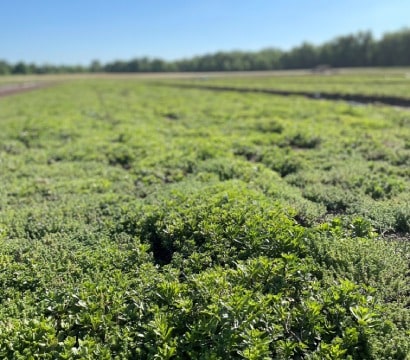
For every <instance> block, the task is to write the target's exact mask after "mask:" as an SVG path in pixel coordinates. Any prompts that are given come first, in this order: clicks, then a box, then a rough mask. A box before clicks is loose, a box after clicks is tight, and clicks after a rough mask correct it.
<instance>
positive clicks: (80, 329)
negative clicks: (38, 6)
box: [0, 69, 410, 359]
mask: <svg viewBox="0 0 410 360" xmlns="http://www.w3.org/2000/svg"><path fill="white" fill-rule="evenodd" d="M405 74H406V70H405V69H404V70H397V71H394V72H390V73H389V74H388V75H386V74H384V73H380V72H375V73H366V72H361V73H347V74H344V73H339V74H333V75H329V76H327V75H310V74H309V75H308V74H303V75H300V74H294V75H292V76H289V75H284V76H282V75H281V76H279V75H278V74H277V75H276V76H258V77H256V76H243V77H223V78H219V77H216V76H213V75H208V76H204V75H198V74H194V75H192V74H191V75H189V76H190V78H189V79H188V78H187V79H181V78H180V77H179V78H176V79H170V78H165V79H163V78H161V77H158V76H157V77H154V78H148V77H145V78H143V77H140V78H137V77H126V76H124V77H122V78H118V77H117V78H115V77H111V76H104V75H101V76H94V78H86V77H77V78H75V79H74V78H71V79H70V80H71V81H59V82H58V83H56V84H55V86H53V87H45V88H42V89H38V90H36V91H31V92H27V93H24V94H23V93H22V94H15V95H13V96H9V97H3V98H1V99H0V124H1V128H2V131H1V132H0V166H1V167H0V169H1V171H0V181H1V184H2V186H1V187H0V284H1V286H0V303H1V307H0V357H1V358H5V359H8V358H10V359H13V358H16V359H97V358H98V359H154V358H158V359H225V358H230V359H271V358H272V359H273V358H274V359H303V358H307V359H308V358H309V359H346V358H351V359H388V358H390V359H406V358H408V355H409V353H410V341H409V339H410V311H409V309H410V308H409V306H410V282H409V260H410V252H409V251H410V243H409V239H410V112H409V111H408V110H407V109H402V108H395V107H391V106H382V105H372V104H368V105H358V104H354V103H350V102H344V101H328V100H314V99H307V98H305V97H302V96H286V97H284V96H276V95H272V94H261V93H240V92H235V91H229V92H228V91H226V92H225V91H211V90H209V89H205V88H204V89H194V88H181V87H176V86H175V87H174V86H173V85H174V84H177V85H178V84H188V85H189V84H193V85H195V86H197V85H198V86H202V85H203V84H205V85H207V84H212V85H215V86H226V87H231V86H238V87H248V88H249V87H257V86H261V87H269V88H273V87H275V88H283V89H296V90H298V91H319V92H326V91H332V92H333V91H337V92H354V93H368V94H382V95H389V96H390V95H394V96H400V97H410V94H409V90H408V89H409V87H408V86H407V87H406V84H409V82H410V79H407V78H406V77H405ZM184 76H185V75H184ZM187 76H188V75H187ZM60 80H61V78H60ZM64 80H66V79H64ZM30 81H33V80H32V79H31V80H30ZM11 82H13V81H11Z"/></svg>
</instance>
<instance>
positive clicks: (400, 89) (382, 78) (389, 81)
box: [186, 68, 410, 99]
mask: <svg viewBox="0 0 410 360" xmlns="http://www.w3.org/2000/svg"><path fill="white" fill-rule="evenodd" d="M186 82H190V83H194V84H200V85H205V84H208V85H220V86H235V87H251V88H262V89H275V90H283V91H307V92H315V93H338V94H362V95H375V96H398V97H403V98H407V99H409V98H410V69H407V68H403V69H397V70H390V69H385V70H383V69H381V70H379V71H368V72H367V73H363V72H362V73H360V72H359V73H356V72H346V73H345V72H343V71H341V72H340V71H338V70H335V71H332V72H330V73H324V74H320V73H313V72H312V73H310V74H309V73H304V74H301V75H298V74H296V73H295V74H291V75H289V76H287V75H286V74H282V75H281V76H275V75H270V76H257V77H251V76H247V77H241V76H238V77H229V78H220V77H209V78H206V81H204V78H202V79H196V80H186Z"/></svg>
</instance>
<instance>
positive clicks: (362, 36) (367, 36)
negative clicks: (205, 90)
mask: <svg viewBox="0 0 410 360" xmlns="http://www.w3.org/2000/svg"><path fill="white" fill-rule="evenodd" d="M137 50H138V49H137ZM321 64H327V65H330V66H333V67H371V66H372V67H374V66H378V67H384V66H409V65H410V29H403V30H401V31H396V32H392V33H387V34H385V35H383V37H382V38H381V39H374V37H373V36H372V34H371V33H370V32H359V33H357V34H352V35H346V36H340V37H337V38H335V39H333V40H331V41H328V42H326V43H324V44H322V45H318V46H315V45H312V44H310V43H307V42H305V43H303V44H301V45H300V46H297V47H294V48H293V49H291V50H289V51H283V50H280V49H276V48H268V49H264V50H261V51H258V52H246V51H231V52H217V53H215V54H209V55H202V56H196V57H193V58H191V59H183V60H177V61H164V60H162V59H150V58H147V57H143V58H135V59H132V60H130V61H125V60H117V61H113V62H111V63H107V64H101V63H100V62H99V61H98V60H94V61H93V62H92V63H91V64H90V65H89V66H79V65H75V66H73V65H72V66H56V65H50V64H45V65H39V64H32V63H30V64H29V63H24V62H18V63H16V64H9V63H7V62H6V61H4V60H3V61H0V75H2V74H3V75H4V74H56V73H80V72H115V73H116V72H164V71H248V70H283V69H307V68H313V67H316V66H318V65H321Z"/></svg>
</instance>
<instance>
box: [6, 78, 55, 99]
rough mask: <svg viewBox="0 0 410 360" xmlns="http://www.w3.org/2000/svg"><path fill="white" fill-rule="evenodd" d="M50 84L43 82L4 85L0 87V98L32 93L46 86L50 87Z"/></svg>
mask: <svg viewBox="0 0 410 360" xmlns="http://www.w3.org/2000/svg"><path fill="white" fill-rule="evenodd" d="M50 85H51V84H50V83H48V82H47V83H45V82H26V83H18V84H6V85H0V98H2V97H5V96H10V95H15V94H20V93H22V92H27V91H32V90H36V89H40V88H43V87H46V86H50Z"/></svg>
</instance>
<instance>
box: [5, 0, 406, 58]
mask: <svg viewBox="0 0 410 360" xmlns="http://www.w3.org/2000/svg"><path fill="white" fill-rule="evenodd" d="M409 25H410V1H406V0H342V1H337V0H248V1H242V0H236V1H235V0H206V1H205V0H204V1H201V0H196V1H195V0H191V1H188V0H169V1H166V0H116V1H114V0H98V1H97V0H53V1H51V0H0V34H1V35H0V59H4V60H7V61H10V62H16V61H19V60H24V61H27V62H36V63H39V64H42V63H53V64H88V63H89V62H90V61H91V60H93V59H99V60H101V61H102V62H107V61H112V60H116V59H123V60H128V59H131V58H134V57H142V56H149V57H161V58H163V59H167V60H172V59H181V58H184V57H190V56H193V55H200V54H205V53H210V52H215V51H218V50H233V49H239V50H260V49H262V48H266V47H279V48H282V49H289V48H291V47H293V46H296V45H299V44H300V43H302V42H303V41H309V42H312V43H315V44H319V43H322V42H324V41H326V40H329V39H332V38H334V37H335V36H337V35H345V34H349V33H354V32H357V31H359V30H371V31H372V32H373V34H374V35H375V36H380V35H381V34H383V33H384V32H386V31H395V30H399V29H401V28H403V27H405V26H409Z"/></svg>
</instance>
